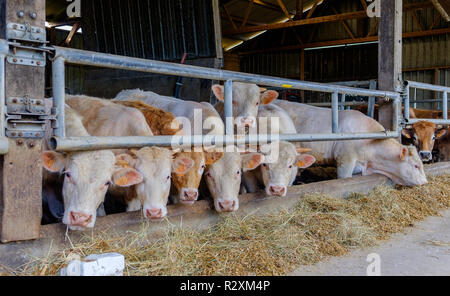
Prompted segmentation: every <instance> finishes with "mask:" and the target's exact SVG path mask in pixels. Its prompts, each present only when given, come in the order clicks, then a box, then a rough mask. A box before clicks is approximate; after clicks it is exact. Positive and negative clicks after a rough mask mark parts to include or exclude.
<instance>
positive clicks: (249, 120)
mask: <svg viewBox="0 0 450 296" xmlns="http://www.w3.org/2000/svg"><path fill="white" fill-rule="evenodd" d="M238 124H240V125H241V126H247V127H255V126H256V118H254V117H242V118H241V119H240V121H239V122H238Z"/></svg>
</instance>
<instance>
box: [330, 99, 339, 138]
mask: <svg viewBox="0 0 450 296" xmlns="http://www.w3.org/2000/svg"><path fill="white" fill-rule="evenodd" d="M331 125H332V131H333V133H338V132H339V93H338V92H334V93H333V95H332V101H331Z"/></svg>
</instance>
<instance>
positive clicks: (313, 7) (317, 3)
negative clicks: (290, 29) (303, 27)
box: [306, 0, 320, 19]
mask: <svg viewBox="0 0 450 296" xmlns="http://www.w3.org/2000/svg"><path fill="white" fill-rule="evenodd" d="M319 3H320V0H316V2H314V5H313V6H312V7H311V9H310V10H309V12H308V15H307V16H306V18H307V19H309V18H311V17H312V15H313V14H314V11H316V8H317V6H318V5H319Z"/></svg>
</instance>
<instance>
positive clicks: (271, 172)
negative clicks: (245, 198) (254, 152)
mask: <svg viewBox="0 0 450 296" xmlns="http://www.w3.org/2000/svg"><path fill="white" fill-rule="evenodd" d="M261 118H267V121H268V123H269V126H268V132H273V131H274V128H275V127H274V126H271V125H270V123H271V120H270V118H278V121H279V127H278V129H279V132H280V134H296V133H297V131H296V129H295V126H294V123H293V122H292V120H291V118H290V117H289V115H288V114H287V113H286V112H285V111H284V110H283V109H281V108H280V107H277V106H275V105H267V106H262V107H260V109H259V112H258V120H260V119H261ZM260 132H261V131H260ZM263 133H266V132H263ZM261 148H262V150H265V151H266V152H268V153H270V154H271V156H270V157H269V158H266V161H265V163H264V164H263V165H262V166H260V167H259V169H257V170H254V171H252V172H246V173H244V184H245V188H246V190H247V192H251V193H252V192H256V191H257V190H258V185H259V184H263V185H264V187H265V190H266V193H267V194H268V195H274V196H285V195H286V194H287V190H288V189H287V188H288V187H289V186H292V184H293V183H294V181H295V178H296V176H297V174H298V169H299V168H302V169H304V168H308V167H310V166H311V165H313V164H314V162H315V161H316V160H315V158H314V157H313V156H311V155H308V154H302V153H303V152H306V151H310V149H305V148H300V147H296V146H295V145H294V144H292V143H289V142H283V141H280V142H274V143H272V144H266V145H263V146H262V147H261ZM274 148H275V149H278V153H277V154H278V155H276V154H275V157H276V158H275V159H270V158H273V157H274V154H273V150H271V149H274Z"/></svg>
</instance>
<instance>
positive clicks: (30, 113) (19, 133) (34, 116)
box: [6, 97, 56, 139]
mask: <svg viewBox="0 0 450 296" xmlns="http://www.w3.org/2000/svg"><path fill="white" fill-rule="evenodd" d="M6 104H7V106H6V107H7V108H6V136H7V137H9V138H38V139H41V138H43V137H44V136H45V130H46V121H47V120H56V116H54V115H52V114H49V113H50V112H48V111H46V109H47V108H46V106H45V101H44V100H41V99H33V98H29V97H23V98H20V97H10V98H8V99H7V100H6Z"/></svg>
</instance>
